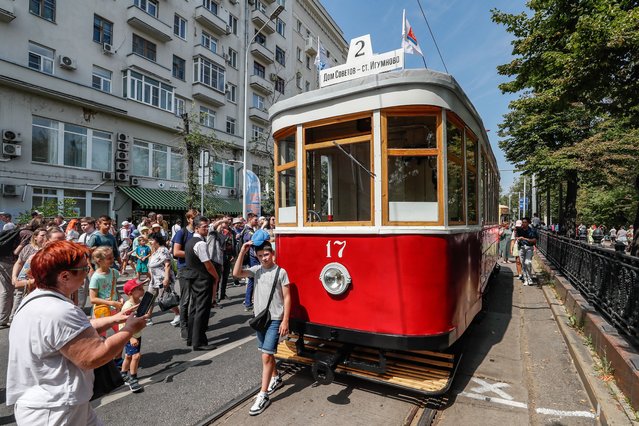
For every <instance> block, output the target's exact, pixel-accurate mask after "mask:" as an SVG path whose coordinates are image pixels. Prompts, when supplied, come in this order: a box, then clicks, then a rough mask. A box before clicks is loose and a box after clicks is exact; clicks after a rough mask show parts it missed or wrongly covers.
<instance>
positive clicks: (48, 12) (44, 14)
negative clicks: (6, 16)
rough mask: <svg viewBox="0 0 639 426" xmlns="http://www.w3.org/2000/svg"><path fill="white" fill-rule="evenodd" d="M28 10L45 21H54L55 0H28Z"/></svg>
mask: <svg viewBox="0 0 639 426" xmlns="http://www.w3.org/2000/svg"><path fill="white" fill-rule="evenodd" d="M29 12H31V13H33V14H34V15H38V16H39V17H40V18H42V19H46V20H47V21H51V22H55V0H30V1H29Z"/></svg>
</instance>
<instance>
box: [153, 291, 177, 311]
mask: <svg viewBox="0 0 639 426" xmlns="http://www.w3.org/2000/svg"><path fill="white" fill-rule="evenodd" d="M158 306H159V307H160V310H161V311H162V312H164V311H168V310H169V309H171V308H175V307H176V306H180V296H178V294H177V293H176V292H174V291H173V289H172V288H171V286H169V287H168V288H167V289H166V290H164V291H163V292H162V296H160V300H159V301H158Z"/></svg>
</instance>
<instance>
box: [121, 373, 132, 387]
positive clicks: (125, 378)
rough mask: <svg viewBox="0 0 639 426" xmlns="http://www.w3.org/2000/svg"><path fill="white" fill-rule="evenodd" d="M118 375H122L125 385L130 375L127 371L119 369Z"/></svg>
mask: <svg viewBox="0 0 639 426" xmlns="http://www.w3.org/2000/svg"><path fill="white" fill-rule="evenodd" d="M120 376H122V381H124V384H125V385H128V384H129V380H131V376H129V372H128V371H120Z"/></svg>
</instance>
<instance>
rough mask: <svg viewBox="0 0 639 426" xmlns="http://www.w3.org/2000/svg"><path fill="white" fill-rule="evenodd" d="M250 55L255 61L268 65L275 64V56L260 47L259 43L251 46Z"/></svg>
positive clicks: (263, 47) (265, 48)
mask: <svg viewBox="0 0 639 426" xmlns="http://www.w3.org/2000/svg"><path fill="white" fill-rule="evenodd" d="M251 54H252V55H253V56H255V59H257V60H258V61H260V62H263V63H266V64H268V65H270V64H272V63H273V62H275V54H274V53H273V52H272V51H271V50H269V49H268V48H267V47H266V46H262V45H261V44H259V43H253V44H251Z"/></svg>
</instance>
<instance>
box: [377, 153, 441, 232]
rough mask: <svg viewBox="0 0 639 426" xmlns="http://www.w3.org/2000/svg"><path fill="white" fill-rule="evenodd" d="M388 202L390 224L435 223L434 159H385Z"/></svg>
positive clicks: (435, 184)
mask: <svg viewBox="0 0 639 426" xmlns="http://www.w3.org/2000/svg"><path fill="white" fill-rule="evenodd" d="M388 201H389V203H388V219H389V220H390V221H408V222H414V221H420V222H435V221H437V220H438V204H437V156H436V155H435V156H433V155H431V156H412V157H410V156H401V157H400V156H397V157H396V156H392V157H388Z"/></svg>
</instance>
